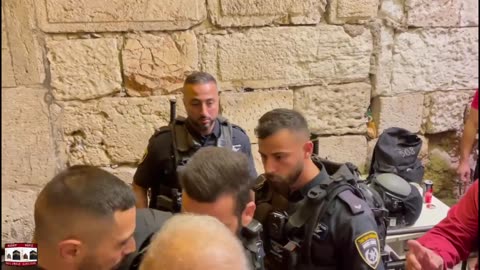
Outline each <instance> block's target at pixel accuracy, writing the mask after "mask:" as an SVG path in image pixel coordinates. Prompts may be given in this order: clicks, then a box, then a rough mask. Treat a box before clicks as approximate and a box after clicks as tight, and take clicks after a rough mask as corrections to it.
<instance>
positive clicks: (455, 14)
mask: <svg viewBox="0 0 480 270" xmlns="http://www.w3.org/2000/svg"><path fill="white" fill-rule="evenodd" d="M460 2H461V0H450V1H429V0H407V1H405V9H406V10H407V24H408V25H410V26H417V27H427V26H442V27H452V26H458V24H459V19H460V16H459V14H460V4H461V3H460Z"/></svg>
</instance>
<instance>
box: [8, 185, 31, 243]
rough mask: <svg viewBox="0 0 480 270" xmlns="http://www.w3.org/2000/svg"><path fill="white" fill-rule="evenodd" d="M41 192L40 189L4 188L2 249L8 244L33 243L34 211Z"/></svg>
mask: <svg viewBox="0 0 480 270" xmlns="http://www.w3.org/2000/svg"><path fill="white" fill-rule="evenodd" d="M39 192H40V188H38V187H29V188H27V187H16V188H15V189H5V188H3V187H2V247H3V246H4V245H5V244H7V243H18V242H31V241H32V239H33V231H34V228H35V222H34V220H33V210H34V206H35V200H36V199H37V195H38V193H39Z"/></svg>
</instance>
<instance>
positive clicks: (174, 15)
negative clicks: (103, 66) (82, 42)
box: [35, 0, 207, 32]
mask: <svg viewBox="0 0 480 270" xmlns="http://www.w3.org/2000/svg"><path fill="white" fill-rule="evenodd" d="M35 2H36V4H37V13H38V16H39V24H40V27H41V29H42V30H43V31H45V32H82V31H83V32H106V31H131V30H140V31H149V30H180V29H188V28H190V27H192V26H193V25H195V24H198V23H200V22H202V21H204V20H205V19H206V17H207V12H206V7H205V1H202V0H156V1H148V0H138V1H133V2H132V1H125V0H113V1H112V0H83V1H76V0H38V1H35Z"/></svg>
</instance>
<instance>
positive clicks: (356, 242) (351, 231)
mask: <svg viewBox="0 0 480 270" xmlns="http://www.w3.org/2000/svg"><path fill="white" fill-rule="evenodd" d="M329 180H331V179H330V175H329V174H328V173H327V171H326V170H325V168H324V166H323V164H321V168H320V173H319V174H318V175H317V176H316V177H315V178H314V179H313V180H312V181H311V182H309V183H308V184H307V185H305V186H304V187H303V188H301V189H300V190H297V191H295V192H292V193H291V194H290V195H289V196H288V209H287V210H286V212H287V213H286V214H287V216H290V217H291V216H292V215H293V213H295V211H296V210H298V209H296V206H295V205H296V204H297V203H298V202H300V201H301V200H302V199H303V198H305V196H307V193H308V192H309V191H311V190H312V188H314V187H316V186H318V185H321V184H322V183H325V182H329ZM257 196H258V199H261V196H262V195H257ZM256 199H257V198H256ZM256 218H258V219H259V220H261V221H262V222H263V223H266V222H267V223H266V224H263V227H264V230H267V231H266V233H265V249H266V253H267V257H266V258H265V260H266V262H265V266H266V269H272V270H273V269H289V268H287V266H286V264H288V263H285V260H290V259H287V258H285V257H286V255H285V253H283V254H284V256H283V258H282V257H281V256H279V254H281V253H282V252H281V251H280V250H281V247H282V246H288V245H287V244H288V240H287V241H285V240H283V241H284V242H283V243H279V242H277V241H275V240H273V239H272V237H271V236H269V232H268V229H266V228H271V227H272V226H270V225H271V224H268V222H270V221H268V220H271V219H268V218H265V217H264V216H263V217H257V213H256ZM316 224H317V225H316V227H315V228H314V230H313V232H314V233H313V237H312V241H311V251H310V252H311V253H310V254H311V263H310V265H306V264H305V262H303V261H302V259H301V256H298V257H297V258H300V259H299V260H298V261H297V264H296V265H295V266H294V267H293V269H322V270H326V269H345V270H347V269H348V270H366V269H384V265H383V263H382V259H381V254H380V252H381V249H380V241H379V238H378V228H377V223H376V221H375V218H374V216H373V213H372V211H371V209H370V208H369V207H368V205H367V203H366V202H365V201H363V200H362V199H360V198H358V197H357V196H356V195H354V193H353V192H351V191H350V190H346V191H344V192H342V193H340V194H339V195H338V196H336V197H335V198H334V199H333V201H332V203H331V204H330V207H329V208H327V211H326V214H325V215H323V217H320V219H319V221H318V222H317V223H316ZM302 233H304V231H301V233H300V234H301V236H300V238H301V237H303V236H304V235H302ZM297 242H299V243H302V241H297ZM290 248H292V250H297V251H299V250H301V244H299V245H298V246H297V247H295V246H293V247H292V246H290ZM279 265H280V267H279ZM290 269H292V268H290Z"/></svg>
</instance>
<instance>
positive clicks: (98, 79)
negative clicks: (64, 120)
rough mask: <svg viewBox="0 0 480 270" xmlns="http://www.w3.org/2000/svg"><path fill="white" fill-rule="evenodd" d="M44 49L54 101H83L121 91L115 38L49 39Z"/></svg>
mask: <svg viewBox="0 0 480 270" xmlns="http://www.w3.org/2000/svg"><path fill="white" fill-rule="evenodd" d="M47 46H48V60H49V61H50V71H51V74H52V83H51V85H52V88H53V96H54V97H55V98H56V99H58V100H71V99H81V100H86V99H92V98H97V97H101V96H105V95H108V94H112V93H115V92H119V91H120V90H121V84H122V75H121V73H120V61H119V50H118V48H117V40H116V39H110V38H106V39H80V40H64V41H54V40H52V41H49V42H48V43H47Z"/></svg>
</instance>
